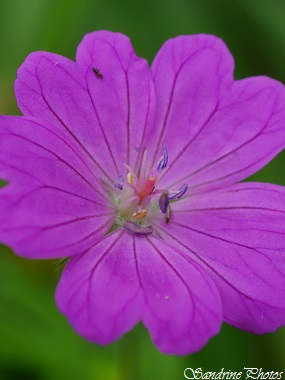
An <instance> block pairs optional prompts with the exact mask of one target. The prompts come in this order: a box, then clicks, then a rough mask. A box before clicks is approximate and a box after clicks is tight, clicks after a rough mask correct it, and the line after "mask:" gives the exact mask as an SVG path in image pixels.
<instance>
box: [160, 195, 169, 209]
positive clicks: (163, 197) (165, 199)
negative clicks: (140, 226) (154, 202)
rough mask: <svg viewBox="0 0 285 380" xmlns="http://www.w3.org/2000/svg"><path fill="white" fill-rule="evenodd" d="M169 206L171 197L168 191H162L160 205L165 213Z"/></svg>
mask: <svg viewBox="0 0 285 380" xmlns="http://www.w3.org/2000/svg"><path fill="white" fill-rule="evenodd" d="M168 206H169V198H168V191H166V190H165V191H163V193H161V196H160V197H159V207H160V210H161V212H162V213H163V214H166V212H167V209H168Z"/></svg>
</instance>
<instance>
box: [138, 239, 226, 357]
mask: <svg viewBox="0 0 285 380" xmlns="http://www.w3.org/2000/svg"><path fill="white" fill-rule="evenodd" d="M134 248H135V257H136V260H137V266H138V272H137V273H138V276H139V281H140V284H141V288H142V290H143V292H144V295H145V302H146V308H145V311H144V315H143V318H142V320H143V323H144V324H145V326H146V327H147V328H148V329H149V331H150V333H151V336H152V339H153V341H154V343H155V344H156V346H157V347H158V348H159V350H160V351H162V352H165V353H168V354H178V355H184V354H189V353H193V352H196V351H198V350H200V349H201V348H202V346H203V345H204V344H206V342H207V341H208V340H209V338H211V337H212V336H213V335H215V334H217V333H218V332H219V330H220V325H221V321H222V306H221V300H220V296H219V294H218V291H217V288H216V286H215V285H214V283H213V281H212V280H211V278H209V276H208V275H207V272H206V271H204V269H203V268H202V267H201V266H200V265H199V264H198V265H197V263H196V262H195V261H194V260H192V259H191V258H189V257H187V256H185V255H183V254H182V253H181V252H180V251H179V250H177V249H175V246H174V245H172V246H171V245H169V244H168V242H167V243H166V242H164V241H161V239H158V238H154V237H151V238H142V239H136V241H135V245H134Z"/></svg>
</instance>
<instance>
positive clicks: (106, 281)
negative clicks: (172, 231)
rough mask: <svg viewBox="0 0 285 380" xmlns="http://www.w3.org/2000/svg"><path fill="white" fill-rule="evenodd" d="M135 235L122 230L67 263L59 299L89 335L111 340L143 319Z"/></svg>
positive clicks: (60, 305) (80, 329) (82, 332)
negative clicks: (133, 242) (135, 256)
mask: <svg viewBox="0 0 285 380" xmlns="http://www.w3.org/2000/svg"><path fill="white" fill-rule="evenodd" d="M131 240H132V239H131V237H130V235H129V234H127V233H123V234H122V232H118V233H114V234H111V235H108V236H107V237H105V238H104V239H103V240H102V241H101V242H100V243H98V244H96V245H95V246H94V247H93V248H92V249H91V250H89V251H87V252H86V253H84V254H82V255H81V256H79V257H74V258H71V259H70V260H69V262H68V263H67V265H66V267H65V269H64V271H63V274H62V276H61V279H60V282H59V284H58V287H57V291H56V302H57V305H58V308H59V309H60V311H61V312H62V313H63V314H65V315H66V316H67V318H68V320H69V322H70V323H71V325H72V326H73V327H74V328H75V330H76V331H77V332H78V333H79V334H80V335H82V336H84V337H85V338H86V339H88V340H90V341H92V342H97V343H99V344H108V343H111V342H113V341H114V340H116V339H118V338H119V337H120V336H121V335H123V334H124V333H126V332H127V331H129V330H130V329H132V328H133V327H134V325H135V324H136V323H137V322H138V321H139V319H140V317H141V314H142V310H143V308H144V299H143V295H142V293H141V290H140V284H139V281H138V278H137V269H136V262H135V260H134V255H133V252H132V248H131V245H132V242H131Z"/></svg>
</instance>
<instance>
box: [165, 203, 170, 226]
mask: <svg viewBox="0 0 285 380" xmlns="http://www.w3.org/2000/svg"><path fill="white" fill-rule="evenodd" d="M170 215H171V208H170V205H168V207H167V212H166V219H165V221H166V224H167V223H169V221H170Z"/></svg>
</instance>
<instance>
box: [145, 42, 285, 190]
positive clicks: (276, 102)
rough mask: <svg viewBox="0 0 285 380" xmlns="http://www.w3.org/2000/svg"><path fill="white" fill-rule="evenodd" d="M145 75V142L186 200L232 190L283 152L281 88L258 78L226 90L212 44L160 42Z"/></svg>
mask: <svg viewBox="0 0 285 380" xmlns="http://www.w3.org/2000/svg"><path fill="white" fill-rule="evenodd" d="M152 71H153V79H154V85H155V90H156V94H157V108H158V112H157V118H156V122H155V130H149V131H148V134H147V136H149V139H150V140H152V143H153V148H152V149H153V150H154V151H155V152H156V153H158V154H159V153H160V151H159V149H160V146H161V144H165V145H166V146H167V149H168V151H169V155H170V158H171V164H170V168H169V170H170V171H171V179H170V178H167V177H165V181H167V183H168V185H169V186H170V187H172V186H174V187H178V186H181V185H182V184H183V183H185V182H186V183H187V184H188V185H189V191H191V193H192V194H193V193H197V192H199V193H201V192H204V191H207V190H210V189H216V188H220V187H222V186H225V185H229V184H232V183H236V182H238V181H240V180H242V179H244V178H246V177H248V176H250V175H252V174H253V173H255V172H256V171H257V170H259V169H260V168H261V167H263V166H264V165H265V164H266V163H268V162H269V161H270V160H271V159H272V158H273V157H274V156H275V155H276V154H278V153H279V152H280V151H281V150H282V149H283V148H284V145H285V144H284V141H285V129H284V128H283V125H284V122H285V110H284V103H285V90H284V86H283V85H282V84H280V83H279V82H277V81H275V80H272V79H270V78H266V77H256V78H250V79H245V80H241V81H236V82H234V81H233V75H232V72H233V61H232V57H231V55H230V53H229V52H228V50H227V48H226V46H225V45H224V43H223V42H222V41H221V40H219V39H217V38H216V37H213V36H205V35H198V36H184V37H178V38H175V39H173V40H170V41H168V42H167V43H166V44H165V45H164V46H163V47H162V49H161V50H160V52H159V53H158V55H157V58H156V59H155V61H154V63H153V67H152ZM150 136H152V137H151V138H150ZM170 171H169V172H170Z"/></svg>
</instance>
